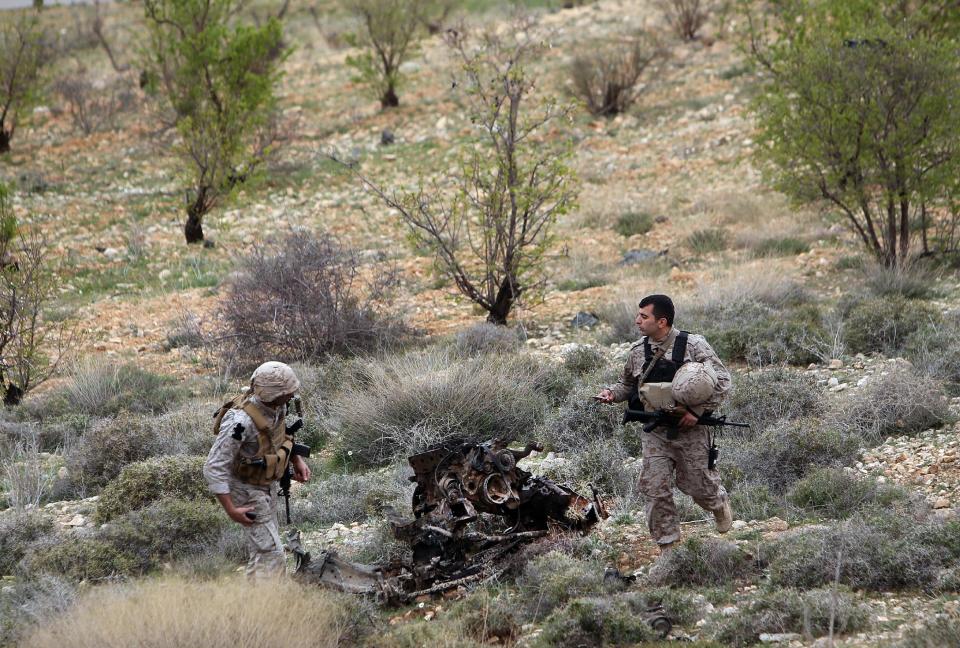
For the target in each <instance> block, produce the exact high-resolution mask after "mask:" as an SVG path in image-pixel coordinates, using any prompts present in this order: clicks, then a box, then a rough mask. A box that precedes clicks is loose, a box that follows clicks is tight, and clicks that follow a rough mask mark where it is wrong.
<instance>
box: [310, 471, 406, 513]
mask: <svg viewBox="0 0 960 648" xmlns="http://www.w3.org/2000/svg"><path fill="white" fill-rule="evenodd" d="M410 474H411V472H410V468H409V466H405V465H402V464H401V465H398V466H396V467H393V468H386V469H382V470H379V471H372V472H366V473H362V474H358V473H350V474H333V475H329V476H326V477H323V478H322V479H316V478H314V479H311V481H310V483H309V484H307V485H306V486H305V488H304V489H302V490H303V491H305V492H306V496H305V498H304V499H297V500H294V502H293V503H294V504H295V510H296V513H297V519H298V520H302V521H304V522H312V523H315V524H323V525H326V524H333V523H334V522H343V523H346V524H349V523H350V522H360V521H362V520H364V519H365V518H366V517H367V516H369V515H371V514H374V513H377V512H380V511H382V510H383V509H384V507H385V506H391V507H392V508H394V509H395V510H397V511H398V512H400V513H407V512H408V511H409V506H410V501H411V498H412V497H413V487H414V484H412V483H411V482H410V481H409V480H408V479H407V475H410Z"/></svg>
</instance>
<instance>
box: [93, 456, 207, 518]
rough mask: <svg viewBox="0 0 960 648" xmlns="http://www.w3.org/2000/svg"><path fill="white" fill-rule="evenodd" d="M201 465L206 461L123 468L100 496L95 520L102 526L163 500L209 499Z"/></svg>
mask: <svg viewBox="0 0 960 648" xmlns="http://www.w3.org/2000/svg"><path fill="white" fill-rule="evenodd" d="M204 461H205V457H183V456H180V457H156V458H153V459H147V460H146V461H139V462H137V463H132V464H130V465H128V466H125V467H124V468H123V470H122V471H121V472H120V475H119V476H118V477H117V478H116V479H114V480H113V481H111V482H110V483H109V484H107V486H106V487H105V488H104V489H103V492H102V493H101V494H100V499H99V500H98V501H97V511H96V515H95V516H94V519H95V520H96V521H97V522H98V523H101V524H102V523H103V522H107V521H109V520H111V519H113V518H114V517H116V516H118V515H122V514H124V513H127V512H128V511H135V510H137V509H140V508H143V507H145V506H147V505H149V504H151V503H152V502H155V501H156V500H159V499H162V498H165V497H169V498H179V499H185V500H199V499H206V498H210V497H211V496H210V492H209V491H208V490H207V482H206V480H205V479H204V478H203V464H204Z"/></svg>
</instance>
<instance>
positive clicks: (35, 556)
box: [27, 536, 137, 582]
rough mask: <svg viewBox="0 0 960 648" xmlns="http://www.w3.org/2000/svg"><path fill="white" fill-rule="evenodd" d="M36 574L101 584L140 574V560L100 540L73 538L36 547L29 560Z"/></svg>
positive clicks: (30, 566) (31, 568)
mask: <svg viewBox="0 0 960 648" xmlns="http://www.w3.org/2000/svg"><path fill="white" fill-rule="evenodd" d="M27 560H28V565H29V568H30V570H31V571H32V572H34V573H45V574H55V575H58V576H64V577H66V578H68V579H69V580H71V581H74V582H80V581H98V580H104V579H107V578H112V577H115V576H130V575H133V574H135V573H137V560H136V558H135V557H134V556H133V555H132V554H131V553H129V552H127V551H126V550H124V549H122V548H118V547H116V546H114V545H113V544H112V543H110V542H108V541H106V540H102V539H99V538H86V537H79V536H70V537H68V538H62V539H59V540H55V541H52V542H49V543H43V544H41V545H39V546H37V547H35V548H34V549H33V550H32V551H31V553H30V554H29V555H28V557H27Z"/></svg>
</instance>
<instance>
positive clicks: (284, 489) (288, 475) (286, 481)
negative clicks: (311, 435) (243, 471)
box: [250, 398, 310, 524]
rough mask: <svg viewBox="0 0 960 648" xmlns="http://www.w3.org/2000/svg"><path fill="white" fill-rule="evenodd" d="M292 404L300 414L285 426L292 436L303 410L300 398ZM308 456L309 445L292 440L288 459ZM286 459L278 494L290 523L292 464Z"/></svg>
mask: <svg viewBox="0 0 960 648" xmlns="http://www.w3.org/2000/svg"><path fill="white" fill-rule="evenodd" d="M293 403H294V406H295V407H296V411H297V415H298V416H300V418H299V419H297V421H296V422H295V423H294V424H293V425H288V426H287V434H289V435H290V436H294V435H295V434H296V433H297V431H298V430H299V429H300V428H302V427H303V410H302V406H301V405H300V399H299V398H296V399H294V401H293ZM298 456H299V457H304V458H306V457H309V456H310V446H308V445H304V444H302V443H297V442H296V441H294V442H293V448H292V449H291V450H290V460H292V459H293V457H298ZM290 460H288V461H287V470H286V472H284V473H283V477H281V478H280V491H279V493H278V494H279V495H281V496H283V498H284V500H286V509H287V524H290V484H291V481H292V480H293V465H292V461H290ZM250 464H251V465H253V466H262V467H264V468H266V467H267V462H266V461H265V460H264V459H257V460H256V461H252V462H250Z"/></svg>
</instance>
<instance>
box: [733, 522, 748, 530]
mask: <svg viewBox="0 0 960 648" xmlns="http://www.w3.org/2000/svg"><path fill="white" fill-rule="evenodd" d="M746 528H747V523H746V522H744V521H743V520H734V521H733V530H734V531H740V530H741V529H746Z"/></svg>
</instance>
